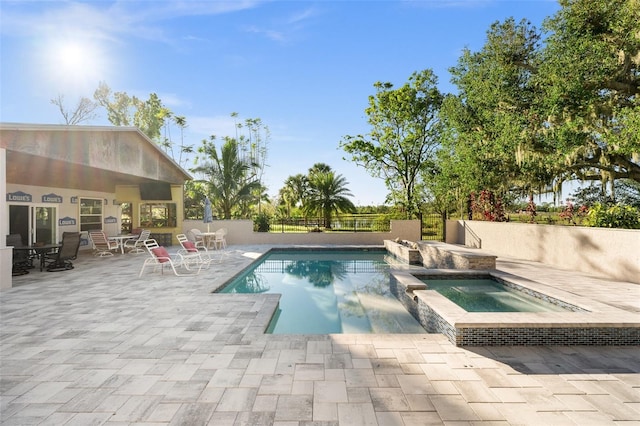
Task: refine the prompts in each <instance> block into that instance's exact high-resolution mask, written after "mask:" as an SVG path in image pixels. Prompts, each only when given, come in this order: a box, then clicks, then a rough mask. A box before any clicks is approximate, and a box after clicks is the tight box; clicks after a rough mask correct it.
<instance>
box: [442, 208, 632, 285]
mask: <svg viewBox="0 0 640 426" xmlns="http://www.w3.org/2000/svg"><path fill="white" fill-rule="evenodd" d="M446 242H448V243H452V244H464V245H466V246H471V247H474V246H475V247H477V246H478V243H480V244H479V245H480V248H482V249H483V250H487V251H489V252H491V253H492V254H495V255H497V256H498V257H500V256H505V257H512V258H518V259H523V260H531V261H535V262H541V263H545V264H548V265H552V266H554V267H558V268H562V269H568V270H574V271H580V272H584V273H588V274H592V275H596V276H601V277H606V278H610V279H615V280H620V281H628V282H633V283H640V230H634V229H608V228H591V227H582V226H554V225H538V224H526V223H511V222H507V223H504V222H502V223H499V222H484V221H462V220H458V221H447V241H446ZM639 297H640V294H639Z"/></svg>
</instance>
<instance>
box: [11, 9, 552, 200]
mask: <svg viewBox="0 0 640 426" xmlns="http://www.w3.org/2000/svg"><path fill="white" fill-rule="evenodd" d="M558 9H559V6H558V4H557V2H556V1H552V0H416V1H250V0H246V1H243V0H237V1H232V2H222V1H201V2H198V1H172V2H161V1H151V0H147V1H115V2H103V1H90V2H71V1H16V2H12V1H5V0H0V31H1V40H0V53H1V75H0V78H1V80H0V121H2V122H19V123H38V124H63V123H64V121H63V119H62V115H61V114H60V112H59V111H58V110H57V107H55V106H54V105H52V104H51V103H50V100H51V99H53V98H55V97H57V96H58V95H59V94H61V95H63V96H64V98H65V102H66V104H67V105H68V106H69V107H71V106H74V105H75V104H76V103H77V101H78V99H79V98H80V97H81V96H86V97H89V98H91V97H92V95H93V92H94V90H95V89H96V88H97V86H98V83H99V82H100V81H104V82H106V83H107V84H108V85H109V87H111V89H112V90H113V91H121V92H127V93H128V94H130V95H136V96H139V97H142V98H143V99H146V98H148V96H149V94H150V93H152V92H153V93H157V94H158V96H159V97H160V99H161V100H162V101H163V103H164V104H165V105H166V106H167V107H168V108H169V109H171V110H172V111H173V112H174V113H175V114H176V115H181V116H184V117H186V119H187V124H188V128H187V129H186V130H185V133H184V137H185V142H186V143H188V144H193V145H196V146H197V145H199V144H200V141H201V140H202V139H205V138H208V137H209V136H210V135H216V136H218V137H219V138H221V137H222V136H225V135H229V136H233V135H234V134H235V130H234V125H233V123H234V119H232V118H231V113H232V112H237V113H238V114H239V120H240V121H242V120H244V119H246V118H260V119H262V122H263V123H264V124H266V125H267V126H269V129H270V131H271V137H270V139H269V146H268V149H269V153H268V159H267V163H268V164H269V167H268V168H267V169H266V172H265V176H264V181H265V183H266V185H267V186H268V187H269V190H268V192H269V194H270V195H276V194H277V192H278V190H279V189H280V187H282V184H283V182H284V180H285V179H286V178H287V177H288V176H291V175H295V174H297V173H306V172H307V170H308V169H309V167H311V166H312V165H313V164H314V163H317V162H323V163H327V164H329V165H330V166H331V167H332V168H333V169H334V170H335V171H336V172H337V173H340V174H341V175H343V176H344V177H345V178H346V179H347V181H348V182H349V185H348V187H349V189H350V190H351V192H352V193H353V195H354V196H353V198H352V200H353V202H354V203H355V204H356V205H371V204H381V203H382V202H383V201H384V198H385V195H386V193H387V191H386V189H385V187H384V183H383V181H382V180H380V179H376V178H372V177H370V176H369V175H368V174H367V172H366V171H365V170H364V169H363V168H362V167H357V166H356V165H355V164H354V163H351V162H349V161H347V160H343V157H345V156H346V154H345V153H344V152H343V151H341V150H340V149H339V142H340V140H341V139H342V137H343V136H345V135H357V134H364V133H367V132H368V131H369V127H368V125H367V121H366V118H367V117H366V115H365V113H364V110H365V108H366V107H367V105H368V96H370V95H373V94H374V93H375V90H374V88H373V84H374V83H375V82H376V81H382V82H391V83H393V84H394V86H396V87H399V86H401V85H403V84H404V83H406V82H407V81H408V79H409V76H410V75H411V74H412V73H413V72H415V71H421V70H424V69H426V68H431V69H433V71H434V72H435V74H436V75H437V76H438V79H439V86H440V89H441V90H442V91H443V92H452V91H454V90H455V88H454V87H453V86H452V85H451V84H450V82H449V78H450V76H449V73H448V69H449V68H450V67H451V66H454V65H455V64H456V62H457V59H458V57H459V56H460V53H461V51H462V49H463V48H465V47H468V48H470V49H471V50H478V49H480V48H481V47H482V45H483V44H484V42H485V36H486V31H487V29H488V28H489V26H490V25H491V23H493V22H495V21H502V20H504V19H506V18H508V17H514V18H515V19H516V20H520V19H523V18H526V19H528V20H529V21H531V22H532V23H533V24H534V25H536V26H538V27H539V26H540V24H541V23H542V21H543V20H544V18H546V17H548V16H551V15H553V14H554V13H555V12H556V11H557V10H558ZM83 124H93V125H105V124H108V121H107V119H106V114H105V113H104V112H103V111H100V113H99V117H98V118H97V119H96V120H93V121H91V122H86V123H83ZM172 136H173V137H174V139H175V140H177V137H178V136H177V133H175V131H174V133H172Z"/></svg>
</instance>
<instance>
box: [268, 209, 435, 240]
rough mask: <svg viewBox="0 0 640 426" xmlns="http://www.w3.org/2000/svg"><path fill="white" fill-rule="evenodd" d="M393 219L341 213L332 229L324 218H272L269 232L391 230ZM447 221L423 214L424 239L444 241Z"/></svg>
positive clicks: (377, 215) (335, 219)
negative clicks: (327, 226)
mask: <svg viewBox="0 0 640 426" xmlns="http://www.w3.org/2000/svg"><path fill="white" fill-rule="evenodd" d="M391 219H392V216H391V215H386V214H360V215H339V216H335V217H333V218H332V220H331V229H327V228H326V224H325V221H324V218H309V217H307V218H303V217H292V218H272V219H271V221H270V222H269V232H275V233H285V232H292V233H295V232H314V231H318V232H320V231H322V232H389V231H391ZM445 221H446V217H443V216H442V215H441V214H439V213H429V214H423V215H422V217H421V223H422V239H423V240H435V241H444V238H445V235H444V228H445V225H444V224H445Z"/></svg>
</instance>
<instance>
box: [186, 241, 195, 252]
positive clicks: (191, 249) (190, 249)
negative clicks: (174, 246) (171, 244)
mask: <svg viewBox="0 0 640 426" xmlns="http://www.w3.org/2000/svg"><path fill="white" fill-rule="evenodd" d="M182 247H184V249H185V250H186V251H188V252H190V253H197V252H198V249H197V248H196V245H195V244H194V243H192V242H191V241H185V242H183V243H182Z"/></svg>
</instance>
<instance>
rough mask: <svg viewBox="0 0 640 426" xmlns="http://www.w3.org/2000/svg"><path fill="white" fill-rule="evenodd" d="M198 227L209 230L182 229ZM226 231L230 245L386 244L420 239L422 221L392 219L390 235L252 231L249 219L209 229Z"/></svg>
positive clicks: (216, 223) (195, 222)
mask: <svg viewBox="0 0 640 426" xmlns="http://www.w3.org/2000/svg"><path fill="white" fill-rule="evenodd" d="M193 228H197V229H199V230H201V231H207V224H206V223H202V221H199V220H185V221H184V222H183V224H182V230H183V232H184V233H186V232H187V231H188V230H190V229H193ZM220 228H227V231H228V234H227V244H337V245H383V244H384V240H393V239H396V238H400V239H402V240H410V241H418V240H420V221H419V220H392V221H391V231H389V232H303V233H275V232H253V222H252V221H250V220H214V221H213V223H210V224H209V227H208V229H209V230H210V231H215V230H217V229H220Z"/></svg>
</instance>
